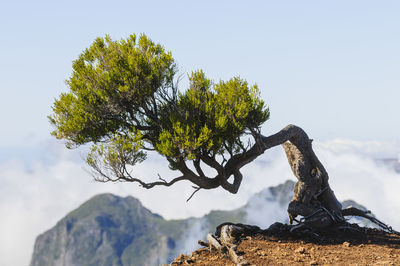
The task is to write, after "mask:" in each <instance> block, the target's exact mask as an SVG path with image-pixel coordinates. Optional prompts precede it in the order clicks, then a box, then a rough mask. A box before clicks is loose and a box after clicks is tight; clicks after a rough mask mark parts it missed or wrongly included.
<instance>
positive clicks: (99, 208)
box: [30, 181, 359, 266]
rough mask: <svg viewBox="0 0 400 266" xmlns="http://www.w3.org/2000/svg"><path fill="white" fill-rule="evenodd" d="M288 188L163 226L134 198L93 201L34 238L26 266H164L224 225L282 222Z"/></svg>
mask: <svg viewBox="0 0 400 266" xmlns="http://www.w3.org/2000/svg"><path fill="white" fill-rule="evenodd" d="M293 187H294V182H293V181H287V182H285V183H284V184H281V185H278V186H276V187H270V188H267V189H264V190H262V191H261V192H260V193H257V194H255V195H254V196H253V197H251V198H250V199H249V201H248V203H247V204H246V205H245V206H243V207H241V208H238V209H235V210H232V211H212V212H210V213H209V214H207V215H205V216H203V217H201V218H188V219H182V220H165V219H164V218H162V217H161V216H160V215H158V214H154V213H152V212H151V211H149V210H148V209H146V208H145V207H143V206H142V204H141V203H140V202H139V200H137V199H135V198H133V197H125V198H122V197H118V196H115V195H112V194H101V195H97V196H95V197H93V198H91V199H90V200H88V201H87V202H85V203H84V204H82V205H81V206H80V207H79V208H77V209H76V210H74V211H72V212H71V213H69V214H68V215H67V216H66V217H64V218H63V219H62V220H61V221H59V222H58V223H57V224H56V225H55V226H54V227H53V228H52V229H50V230H48V231H47V232H45V233H43V234H41V235H39V236H38V237H37V239H36V242H35V247H34V252H33V256H32V261H31V264H30V265H31V266H50V265H51V266H70V265H79V266H80V265H93V266H94V265H96V266H97V265H100V266H101V265H104V266H114V265H116V266H117V265H118V266H119V265H121V266H125V265H160V264H163V263H168V262H170V261H172V259H173V258H174V257H176V256H177V255H178V254H179V253H184V252H190V251H192V250H194V249H196V248H197V247H198V246H197V240H199V239H204V237H205V236H206V234H207V233H209V232H214V231H215V228H216V226H217V225H219V224H221V223H223V222H228V221H229V222H233V223H249V224H257V225H259V226H261V227H263V228H266V227H268V226H269V225H270V224H271V223H273V222H275V221H280V222H286V221H287V214H286V207H287V205H288V203H289V201H290V198H291V197H292V195H293V192H292V191H293ZM348 204H351V205H355V204H356V203H355V202H352V201H351V202H350V201H349V202H347V204H346V205H348ZM358 207H359V205H358Z"/></svg>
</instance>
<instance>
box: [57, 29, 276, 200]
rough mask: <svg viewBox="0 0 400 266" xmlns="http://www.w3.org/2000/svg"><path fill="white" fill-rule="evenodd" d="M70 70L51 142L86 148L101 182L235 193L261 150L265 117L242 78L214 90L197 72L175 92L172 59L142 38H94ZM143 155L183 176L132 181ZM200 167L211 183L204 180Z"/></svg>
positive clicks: (256, 92) (254, 93)
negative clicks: (187, 185) (153, 155)
mask: <svg viewBox="0 0 400 266" xmlns="http://www.w3.org/2000/svg"><path fill="white" fill-rule="evenodd" d="M72 69H73V71H72V75H71V77H70V78H69V79H68V80H67V81H66V84H67V86H68V89H69V90H68V92H65V93H62V94H61V95H60V96H59V98H58V99H56V100H55V102H54V105H53V114H52V115H50V116H49V119H50V122H51V124H52V125H53V126H54V128H55V129H54V131H53V132H52V135H54V136H56V137H57V138H59V139H64V140H66V145H67V147H68V148H74V147H78V146H80V145H83V144H87V143H90V144H91V145H92V147H91V151H90V153H89V154H88V155H87V158H86V161H87V163H88V164H89V165H90V166H91V167H92V168H93V170H94V171H95V173H96V179H97V180H99V181H129V182H138V183H140V184H141V185H142V186H143V187H145V188H151V187H154V186H156V185H165V186H170V185H172V184H174V183H175V182H177V181H180V180H189V181H191V182H192V183H194V184H195V185H197V187H198V188H205V189H211V188H216V187H219V186H221V187H223V188H224V189H226V190H228V191H230V192H232V193H236V192H237V190H238V188H239V186H240V183H241V180H242V175H241V173H240V168H241V167H242V166H244V165H245V164H247V163H249V162H250V161H252V160H254V158H255V157H256V156H258V155H259V154H261V153H262V152H263V150H264V149H265V147H262V148H260V147H261V146H264V144H263V142H262V141H261V135H260V127H261V125H262V124H263V123H264V122H265V121H266V120H267V119H268V118H269V109H268V107H267V106H266V104H265V103H264V101H263V100H262V99H261V97H260V93H259V90H258V87H257V85H256V84H254V85H249V84H248V82H247V81H246V80H244V79H242V78H240V77H233V78H231V79H229V80H227V81H222V80H221V81H218V82H214V81H212V80H210V79H209V78H207V77H206V75H205V73H204V72H203V71H202V70H196V71H194V72H192V73H191V74H189V75H188V76H189V87H188V88H186V90H178V88H177V72H178V69H177V65H176V63H175V60H174V58H173V57H172V55H171V52H168V51H166V50H165V48H164V47H163V46H162V45H160V44H157V43H155V42H153V41H152V40H151V39H149V38H148V37H147V36H146V35H144V34H142V35H140V36H136V35H131V36H129V37H128V38H127V39H121V40H119V41H114V40H112V39H111V38H110V37H109V36H106V37H104V38H97V39H96V40H95V41H94V42H93V43H92V44H91V46H90V47H89V48H87V49H85V50H84V51H83V52H82V53H81V54H80V55H79V57H78V59H76V60H75V61H73V64H72ZM257 147H258V152H257V155H255V153H254V150H255V149H256V148H257ZM148 152H157V153H159V154H161V155H162V156H163V157H165V158H166V159H167V160H168V162H169V166H170V168H171V169H172V170H177V171H179V172H180V173H181V174H180V175H179V176H177V177H176V178H174V179H172V180H170V181H167V180H164V179H162V178H161V177H160V178H159V180H156V181H154V182H151V183H145V182H144V181H142V180H141V179H140V178H137V177H136V176H135V175H134V174H131V170H132V166H134V165H135V164H138V163H140V162H142V161H144V160H145V159H146V155H147V153H148ZM189 164H190V165H189ZM204 166H207V167H210V168H212V169H214V170H215V172H216V174H215V176H212V177H208V176H206V175H205V174H204V171H203V167H204ZM133 173H134V170H133ZM231 176H233V182H228V179H229V178H230V177H231Z"/></svg>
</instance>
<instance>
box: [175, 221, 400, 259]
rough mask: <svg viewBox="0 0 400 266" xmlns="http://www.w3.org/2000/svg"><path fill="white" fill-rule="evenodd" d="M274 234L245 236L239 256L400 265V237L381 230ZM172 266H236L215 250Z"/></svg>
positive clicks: (276, 231) (195, 254) (280, 231)
mask: <svg viewBox="0 0 400 266" xmlns="http://www.w3.org/2000/svg"><path fill="white" fill-rule="evenodd" d="M287 229H288V228H285V225H280V228H278V229H274V231H271V230H269V231H267V230H266V231H265V232H262V233H257V234H255V235H251V236H243V237H242V238H241V239H240V241H239V244H238V247H237V251H236V252H237V254H238V255H239V256H242V257H243V258H244V259H245V260H246V261H247V262H248V263H249V264H250V265H400V236H398V235H394V234H389V233H385V232H383V231H380V230H377V229H366V228H359V227H354V228H351V229H350V228H344V229H343V228H341V229H340V230H331V231H327V232H326V231H325V232H321V231H319V232H316V231H313V232H307V233H304V232H300V233H299V232H295V233H293V232H290V230H287ZM172 265H236V264H235V263H233V262H232V260H231V259H230V258H229V256H228V255H227V254H226V253H225V254H224V253H223V252H218V251H216V250H215V249H211V250H210V248H207V247H205V248H200V249H198V250H196V251H194V252H193V253H192V254H191V255H180V256H179V257H177V258H176V259H175V260H174V262H172Z"/></svg>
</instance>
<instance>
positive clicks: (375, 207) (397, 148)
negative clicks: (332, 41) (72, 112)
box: [0, 140, 400, 266]
mask: <svg viewBox="0 0 400 266" xmlns="http://www.w3.org/2000/svg"><path fill="white" fill-rule="evenodd" d="M314 149H315V152H316V154H317V156H318V157H319V158H320V160H321V161H322V163H323V164H324V166H325V168H326V169H327V171H328V173H329V175H330V184H331V187H332V188H333V190H334V191H335V193H336V195H337V197H338V199H339V200H346V199H354V200H356V201H357V202H358V203H360V204H362V205H364V206H366V207H367V208H369V209H370V210H371V211H372V212H373V213H374V214H376V215H377V217H378V218H379V219H381V220H382V221H384V222H386V223H388V224H390V225H392V226H393V227H394V228H395V229H397V230H399V229H400V216H398V215H396V213H397V212H398V211H400V193H398V189H399V188H400V174H399V173H396V172H395V171H394V170H393V169H392V168H390V167H388V166H386V165H384V164H382V163H377V161H376V159H383V158H398V156H399V154H400V143H396V142H392V143H390V142H359V141H349V140H332V141H326V142H314ZM82 157H83V156H82V154H81V152H80V151H77V150H72V151H71V150H67V149H65V147H64V146H63V145H61V144H59V143H57V142H55V141H50V140H49V141H47V142H44V143H41V144H40V145H39V146H38V147H31V148H27V149H18V150H17V149H16V150H13V149H9V150H8V151H7V154H6V152H4V151H3V153H2V154H0V182H1V186H0V213H1V214H2V218H1V219H0V236H1V238H0V253H1V254H0V265H5V266H7V265H17V266H18V265H27V264H29V261H30V258H31V254H32V251H33V245H34V241H35V238H36V236H37V235H39V234H41V233H43V232H44V231H46V230H47V229H49V228H51V227H52V226H54V225H55V224H56V222H57V221H58V220H60V219H61V218H62V217H64V216H65V215H66V214H67V213H68V212H70V211H72V210H73V209H75V208H77V207H79V205H80V204H82V203H83V202H84V201H86V200H87V199H89V198H91V197H92V196H94V195H96V194H98V193H104V192H111V193H114V194H117V195H120V196H127V195H131V196H134V197H136V198H138V199H140V201H141V202H142V204H143V205H144V206H145V207H147V208H149V209H150V210H151V211H153V212H155V213H158V214H160V215H162V216H163V217H164V218H166V219H170V218H186V217H190V216H195V217H200V216H202V215H204V214H206V213H208V212H209V211H211V210H212V209H225V210H228V209H234V208H238V207H240V206H242V205H244V204H245V203H246V202H247V200H248V199H249V197H250V196H252V195H253V194H254V193H256V192H259V191H260V190H262V189H264V188H266V187H269V186H275V185H278V184H280V183H283V182H284V181H285V180H287V179H292V180H294V177H293V175H292V173H291V171H290V168H289V165H288V163H287V160H286V158H285V155H284V152H283V151H282V149H281V147H275V148H273V149H271V150H268V151H266V152H265V154H264V155H262V156H260V157H259V158H258V159H257V160H256V161H254V162H253V163H252V164H250V165H248V166H246V167H245V168H243V174H244V179H243V183H242V186H241V188H240V190H239V192H238V194H236V195H232V194H229V193H228V192H226V191H223V190H220V189H216V190H210V191H206V190H200V191H199V192H198V193H196V195H195V196H194V197H193V198H192V199H191V200H190V201H189V202H186V199H187V198H188V197H189V196H190V195H191V193H192V192H193V188H192V187H191V185H190V184H189V183H185V182H182V183H178V184H176V185H175V186H173V187H171V188H165V187H160V188H154V189H151V190H145V189H143V188H141V187H139V186H137V185H136V184H128V183H117V184H111V183H106V184H104V183H96V182H94V181H93V178H92V177H91V176H90V174H89V173H88V169H85V165H84V161H83V159H82ZM136 173H137V176H138V177H140V178H145V179H147V180H149V181H150V180H151V179H157V175H158V174H160V175H161V176H162V177H163V178H165V179H168V178H171V177H173V176H174V175H176V174H178V173H174V172H171V171H170V170H169V169H168V165H167V164H166V163H165V162H164V160H162V158H159V157H151V158H149V160H147V161H146V162H144V163H143V164H141V165H139V166H138V167H137V168H136ZM274 213H275V216H276V217H274ZM278 213H280V214H278ZM283 213H284V212H283ZM281 214H282V212H276V211H274V210H270V211H267V210H263V211H259V212H258V213H254V214H253V216H252V217H256V218H252V219H253V220H254V221H255V223H257V220H259V221H258V223H257V224H263V225H265V226H264V227H267V226H268V224H266V223H270V222H273V221H275V220H277V221H279V220H282V219H284V217H280V216H282V215H281ZM257 217H259V218H257Z"/></svg>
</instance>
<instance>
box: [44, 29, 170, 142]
mask: <svg viewBox="0 0 400 266" xmlns="http://www.w3.org/2000/svg"><path fill="white" fill-rule="evenodd" d="M72 68H73V72H72V76H71V77H70V78H69V79H68V80H67V82H66V83H67V85H68V87H69V92H68V93H63V94H61V96H60V98H59V99H58V100H56V101H55V103H54V106H53V111H54V114H53V115H52V116H50V117H49V118H50V121H51V123H52V124H53V125H54V126H55V127H56V130H55V131H53V132H52V134H53V135H55V136H56V137H57V138H63V139H66V140H67V141H68V144H69V145H80V144H83V143H87V142H91V141H93V142H98V141H101V140H104V139H108V137H109V136H110V134H111V135H114V133H115V132H124V131H125V130H130V129H131V127H132V124H139V123H140V124H142V125H143V126H144V125H147V124H148V122H149V121H147V120H146V119H147V117H146V116H145V115H144V114H143V110H146V109H148V108H149V105H150V104H149V102H151V101H153V99H154V97H155V96H156V95H157V93H159V91H160V88H163V87H168V86H171V84H172V82H173V77H174V75H175V72H176V66H175V62H174V59H173V58H172V56H171V54H170V53H169V52H166V51H165V50H164V48H163V47H162V46H161V45H159V44H155V43H154V42H152V41H151V40H150V39H149V38H147V37H146V36H145V35H141V36H140V37H139V38H138V40H137V38H136V36H135V35H131V36H130V37H129V38H128V39H126V40H121V41H112V40H111V38H110V37H109V36H106V37H105V38H97V39H96V40H95V41H94V43H93V44H92V45H91V46H90V47H89V48H88V49H86V50H85V51H84V52H83V53H82V54H81V55H80V56H79V58H78V59H77V60H75V61H74V62H73V65H72ZM133 120H137V121H133Z"/></svg>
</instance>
